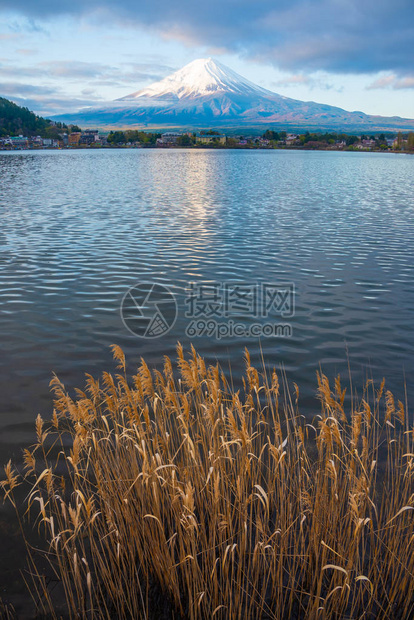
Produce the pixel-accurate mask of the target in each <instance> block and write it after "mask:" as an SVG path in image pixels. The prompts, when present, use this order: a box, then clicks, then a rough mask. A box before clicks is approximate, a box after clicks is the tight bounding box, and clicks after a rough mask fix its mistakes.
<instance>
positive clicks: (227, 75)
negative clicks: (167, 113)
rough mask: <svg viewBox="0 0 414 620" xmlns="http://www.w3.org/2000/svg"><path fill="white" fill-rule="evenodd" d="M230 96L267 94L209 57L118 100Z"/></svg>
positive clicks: (267, 92) (193, 62) (269, 93)
mask: <svg viewBox="0 0 414 620" xmlns="http://www.w3.org/2000/svg"><path fill="white" fill-rule="evenodd" d="M223 93H228V94H230V93H233V94H238V95H250V96H251V95H253V94H256V95H262V96H263V95H271V94H273V93H271V92H270V91H268V90H265V89H264V88H261V87H260V86H257V85H256V84H253V83H252V82H250V81H249V80H246V79H245V78H243V77H242V76H241V75H239V74H238V73H236V72H235V71H232V69H229V68H228V67H226V66H225V65H223V64H221V63H220V62H218V61H216V60H213V59H212V58H199V59H198V60H193V61H192V62H190V63H189V64H188V65H185V67H183V68H182V69H179V70H178V71H176V72H175V73H172V74H171V75H169V76H168V77H166V78H164V79H163V80H160V81H159V82H155V83H154V84H151V86H148V87H147V88H143V89H142V90H139V91H137V92H135V93H132V94H131V95H127V96H126V97H122V99H120V101H128V100H134V99H140V98H141V97H142V98H144V97H145V98H157V99H158V98H162V99H176V100H177V99H179V100H181V99H186V98H194V97H205V96H209V95H219V94H223Z"/></svg>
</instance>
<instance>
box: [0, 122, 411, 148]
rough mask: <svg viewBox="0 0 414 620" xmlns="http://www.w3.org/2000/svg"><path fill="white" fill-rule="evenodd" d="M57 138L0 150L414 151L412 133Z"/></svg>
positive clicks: (4, 140) (14, 142)
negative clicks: (213, 149) (225, 149)
mask: <svg viewBox="0 0 414 620" xmlns="http://www.w3.org/2000/svg"><path fill="white" fill-rule="evenodd" d="M67 129H68V130H67V131H64V132H62V133H58V132H56V136H57V137H54V138H52V137H42V136H40V135H35V136H25V135H22V134H20V135H13V136H3V137H0V150H28V149H30V150H31V149H74V148H81V149H82V148H174V147H179V148H182V147H186V148H221V149H223V148H232V149H234V148H236V149H237V148H241V149H243V148H244V149H280V148H281V149H286V148H293V149H309V150H345V151H346V150H347V151H379V152H387V151H391V152H395V151H397V152H407V153H409V152H414V133H413V132H410V133H408V134H403V133H401V132H399V133H396V134H383V133H382V134H379V135H375V134H374V135H364V134H361V135H350V134H345V133H334V132H325V133H320V132H318V133H313V132H309V131H306V132H304V133H288V132H286V131H273V130H270V129H268V130H267V131H265V132H264V133H263V134H262V135H260V136H258V135H246V136H245V135H239V136H227V135H225V134H222V133H220V132H218V131H214V130H211V129H210V130H206V131H201V132H199V133H196V132H192V131H188V132H173V131H169V132H165V133H151V132H144V131H140V130H126V131H110V132H102V131H99V130H97V129H85V130H81V129H80V128H78V127H74V126H72V127H68V128H67Z"/></svg>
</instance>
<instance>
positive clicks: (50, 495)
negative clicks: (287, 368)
mask: <svg viewBox="0 0 414 620" xmlns="http://www.w3.org/2000/svg"><path fill="white" fill-rule="evenodd" d="M113 353H114V357H115V359H116V360H117V362H118V370H119V371H120V373H119V374H116V375H111V374H108V373H105V374H104V375H103V377H102V378H101V380H98V379H95V378H93V377H91V376H89V375H87V378H86V385H85V388H84V391H81V390H77V395H76V398H71V397H70V396H69V395H68V394H67V393H66V391H65V388H64V386H63V385H62V384H61V383H60V381H59V380H58V379H57V378H54V379H53V381H52V384H51V385H52V388H53V390H54V393H55V398H56V400H55V411H54V413H53V417H52V419H51V421H49V422H47V423H46V422H44V421H43V420H42V419H41V417H40V416H39V417H38V419H37V420H36V432H37V444H36V445H35V446H34V447H33V448H32V449H31V450H25V452H24V462H25V466H26V471H25V476H24V478H25V480H24V482H25V484H27V482H28V481H29V482H30V489H29V493H28V497H27V512H28V513H29V515H30V516H31V517H35V519H36V523H37V525H38V527H39V528H40V529H41V531H43V532H44V537H45V541H46V544H45V549H44V552H43V555H42V556H41V558H40V559H41V560H42V563H40V562H39V557H38V556H39V552H38V551H36V552H35V551H34V550H33V549H31V548H30V547H29V548H28V551H29V554H28V558H29V569H30V570H29V573H30V575H31V576H32V582H31V583H30V589H31V592H32V594H33V598H34V600H35V601H36V604H37V606H38V612H39V613H42V614H49V617H55V618H57V617H60V613H59V614H58V612H57V611H56V606H55V605H56V603H55V601H54V599H53V592H51V589H50V588H49V587H48V579H49V578H48V577H47V576H46V574H45V570H44V569H42V568H40V567H41V566H44V563H45V562H44V561H45V559H46V560H47V563H48V565H49V567H50V570H51V571H53V575H54V579H55V581H56V580H57V581H58V583H59V584H60V588H61V591H62V592H63V595H62V597H63V599H64V600H65V604H66V609H67V611H66V615H67V616H68V617H70V618H96V619H104V618H108V619H114V618H133V619H140V618H143V619H144V618H148V619H151V618H161V617H162V618H164V617H165V618H189V619H191V620H196V619H210V618H216V619H217V620H218V619H223V620H224V619H226V620H227V619H240V620H242V619H252V620H253V619H254V620H255V619H259V618H272V619H274V620H276V619H278V620H279V619H283V618H286V619H288V618H289V619H290V618H293V619H294V618H303V619H307V620H313V619H315V620H319V619H321V620H323V619H328V618H361V619H362V618H364V619H366V620H368V619H371V618H381V619H390V620H395V619H398V618H401V619H404V620H406V619H409V618H413V617H414V552H413V551H414V548H413V547H414V512H413V511H414V487H413V476H414V445H413V444H414V441H413V429H412V428H410V427H409V424H408V417H407V412H406V411H405V408H404V406H403V405H402V404H401V403H398V404H395V402H394V399H393V396H392V394H391V393H390V392H389V391H384V384H382V385H381V388H380V389H379V390H378V391H377V392H376V391H375V390H374V389H373V387H372V385H370V384H368V385H367V386H366V388H365V390H364V393H363V396H362V398H361V400H360V402H359V404H358V405H356V404H355V398H353V399H350V400H351V401H352V403H353V404H350V405H349V406H348V407H347V406H346V404H345V403H346V402H347V400H346V395H345V392H346V390H345V389H343V388H342V386H341V382H340V380H339V378H337V379H336V380H335V382H334V386H333V387H331V385H330V383H329V381H328V378H327V377H326V376H324V375H323V374H320V375H318V397H319V399H320V402H321V409H320V412H319V413H318V414H317V415H315V417H314V419H313V420H311V421H310V420H306V419H305V418H304V417H303V416H301V415H300V414H299V410H298V399H299V388H298V387H297V386H296V385H295V386H294V391H293V397H292V398H290V395H289V393H288V391H287V390H286V385H285V383H286V382H285V380H284V379H283V377H281V378H279V377H278V376H277V374H276V372H274V371H273V372H272V373H269V374H268V375H266V374H265V373H259V372H258V371H257V370H256V369H255V368H253V367H252V366H251V362H250V358H249V355H248V353H247V352H246V374H245V377H244V379H243V385H244V389H243V391H235V390H233V389H231V388H230V386H229V385H228V383H227V382H226V379H225V377H224V375H223V373H222V372H221V370H220V369H219V367H218V366H214V367H209V368H206V365H205V363H204V360H203V359H202V358H201V357H200V356H199V355H197V353H196V352H195V350H194V349H192V350H191V353H190V354H189V356H188V357H186V356H185V355H184V352H183V349H182V347H181V346H178V361H177V364H176V367H174V366H173V364H172V362H171V360H170V359H168V358H167V359H165V364H164V369H163V372H159V371H151V370H150V369H149V368H148V366H147V365H146V363H145V362H144V361H142V363H141V365H140V367H139V368H138V370H137V373H136V374H135V375H134V376H133V377H132V378H131V379H130V380H128V379H127V375H126V366H125V357H124V354H123V352H122V350H121V349H120V348H119V347H116V346H114V347H113ZM21 483H22V479H21V477H20V476H18V474H16V472H15V471H14V469H13V467H12V466H11V464H8V465H7V467H6V479H5V481H4V482H3V488H4V492H5V494H6V497H7V500H8V501H12V502H14V503H15V504H16V510H17V511H18V512H20V510H21V507H19V506H18V505H17V503H16V496H15V487H16V485H18V484H21Z"/></svg>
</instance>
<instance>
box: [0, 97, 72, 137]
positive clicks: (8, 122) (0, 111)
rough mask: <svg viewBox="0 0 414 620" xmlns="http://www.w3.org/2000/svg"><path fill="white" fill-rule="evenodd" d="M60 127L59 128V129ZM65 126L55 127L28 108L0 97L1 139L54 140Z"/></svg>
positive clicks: (58, 124)
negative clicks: (36, 138)
mask: <svg viewBox="0 0 414 620" xmlns="http://www.w3.org/2000/svg"><path fill="white" fill-rule="evenodd" d="M58 126H59V127H58ZM62 127H63V125H62V124H61V123H57V126H55V125H54V124H53V123H52V122H51V121H50V120H48V119H45V118H42V117H41V116H37V115H36V114H34V113H33V112H30V110H29V109H28V108H22V107H21V106H19V105H17V104H16V103H13V102H12V101H9V100H8V99H4V98H3V97H0V137H3V136H16V135H20V134H22V135H24V136H33V135H40V136H42V137H44V138H46V137H47V138H49V137H50V138H53V137H55V135H54V134H55V133H56V134H57V133H58V131H59V129H60V130H61V129H62Z"/></svg>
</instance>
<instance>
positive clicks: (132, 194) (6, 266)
mask: <svg viewBox="0 0 414 620" xmlns="http://www.w3.org/2000/svg"><path fill="white" fill-rule="evenodd" d="M0 212H1V229H0V345H1V357H0V378H1V384H2V386H1V405H0V433H1V435H0V457H1V458H0V464H3V463H4V462H6V460H7V459H8V458H10V456H13V457H14V458H15V459H17V460H18V459H19V454H20V449H21V447H22V446H23V445H25V444H27V443H29V442H32V441H33V422H34V419H35V417H36V415H37V413H39V412H40V413H42V415H44V416H45V417H48V416H49V415H50V413H51V399H50V396H49V393H48V383H49V380H50V378H51V373H52V372H53V371H54V372H56V373H57V374H58V376H59V377H60V378H61V379H62V380H63V381H64V382H65V383H66V384H67V386H68V387H74V386H80V385H81V384H82V382H83V373H84V372H91V373H92V374H99V373H100V372H101V371H102V370H108V369H112V368H114V366H113V364H112V361H111V360H112V357H111V353H110V351H109V346H110V345H111V344H112V343H117V344H119V345H121V346H122V347H123V348H124V350H125V352H126V354H127V358H128V360H129V363H130V367H131V368H133V365H134V364H135V363H136V362H137V361H138V360H139V358H140V357H141V356H144V357H145V358H146V360H147V362H149V363H150V364H156V363H158V362H159V361H160V360H161V359H162V356H163V355H164V354H167V355H174V350H175V344H176V341H177V340H180V341H181V342H182V343H183V344H184V345H188V344H189V342H190V338H188V337H187V336H186V334H185V330H186V328H187V327H188V326H189V324H190V322H191V319H190V318H189V317H186V316H185V312H186V309H187V310H188V304H186V292H185V289H186V287H187V285H188V283H189V282H195V283H198V284H201V283H210V284H213V285H214V284H217V283H222V284H223V286H229V287H230V288H231V287H233V288H232V289H231V290H235V287H236V286H238V287H239V289H238V290H239V292H240V291H241V289H242V288H243V286H244V285H249V286H251V285H254V284H255V283H268V284H269V283H270V284H274V283H294V286H295V295H294V298H295V312H294V316H292V317H288V318H286V317H285V318H281V317H280V316H277V313H275V312H273V311H270V313H269V316H268V317H266V318H260V317H254V316H253V313H252V312H250V314H249V313H246V311H245V308H244V307H243V308H241V306H239V309H238V310H237V312H236V314H232V316H231V318H234V320H237V321H241V322H242V323H243V325H244V326H247V327H249V326H251V325H252V324H256V323H258V324H263V323H264V322H266V323H269V321H270V322H273V323H274V322H275V321H276V322H283V323H286V324H289V326H290V328H291V330H292V336H291V337H289V338H262V339H261V340H260V342H259V339H258V338H257V337H256V338H255V337H247V336H239V337H233V338H223V339H220V340H218V339H216V338H215V337H214V335H210V336H207V335H204V336H201V337H194V338H193V342H194V344H195V346H196V347H197V349H198V350H199V351H200V352H201V353H203V354H204V355H205V356H206V357H207V359H208V360H210V361H212V362H214V361H215V360H216V359H217V360H219V361H220V362H221V363H222V364H223V365H224V366H228V363H229V361H231V363H232V369H233V374H234V376H235V377H236V380H237V376H238V375H239V373H240V372H241V369H242V366H243V362H242V356H243V349H244V347H246V346H247V347H248V348H249V349H250V352H251V354H252V359H253V361H254V362H256V363H258V364H260V357H261V354H260V346H261V348H262V350H263V356H264V358H265V360H266V361H267V362H268V363H269V364H270V365H272V366H273V365H274V366H277V365H279V364H283V365H284V367H285V369H286V372H287V376H288V379H289V380H292V381H293V380H294V381H296V382H297V383H298V384H299V386H300V389H301V394H302V402H303V410H304V411H305V412H306V413H307V414H308V415H312V413H313V412H317V405H315V402H314V400H313V395H314V391H315V384H316V381H315V372H316V370H317V369H318V368H319V365H321V366H322V368H323V369H324V371H325V372H327V374H328V375H329V376H334V374H336V373H337V372H342V373H344V374H346V373H347V353H346V350H348V354H349V358H350V364H351V367H352V371H353V375H354V380H355V382H356V384H359V385H362V382H363V380H364V377H365V376H366V374H367V373H368V374H372V376H373V377H374V379H375V380H378V381H380V380H381V378H382V377H383V376H385V377H386V378H387V381H388V386H389V387H390V388H392V389H393V390H394V391H395V392H396V393H397V395H398V396H399V397H400V398H403V397H404V389H403V384H404V376H405V378H406V381H407V389H408V395H409V398H410V402H411V404H412V403H413V401H414V388H413V384H414V381H413V376H414V355H413V352H414V329H413V317H414V311H413V308H414V157H410V156H404V155H389V154H384V155H382V154H367V153H335V152H332V153H329V152H294V151H290V152H283V151H268V152H266V151H254V152H249V151H186V150H167V151H160V150H127V151H123V150H111V151H100V152H96V151H72V152H69V151H62V152H24V153H4V154H0ZM143 281H144V282H154V283H160V284H166V285H169V286H171V287H172V289H173V290H174V292H175V293H176V294H177V300H178V318H177V321H176V323H175V326H174V327H173V328H172V329H171V331H170V332H169V333H168V334H166V335H164V336H163V337H160V338H158V339H151V340H148V339H147V340H145V339H139V338H137V337H136V336H134V335H133V334H131V333H130V332H129V331H128V330H127V329H126V328H125V326H124V324H123V322H122V320H121V317H120V310H119V309H120V305H121V301H122V298H123V296H124V294H125V293H126V291H127V290H128V288H129V287H131V286H133V285H134V284H136V283H137V282H143ZM240 287H241V288H240ZM219 301H220V304H221V305H220V304H219V314H220V312H222V311H223V300H222V299H220V300H219ZM273 310H274V308H273ZM272 312H273V314H272ZM213 318H214V317H213ZM215 318H216V320H217V321H219V322H220V321H222V317H220V316H215ZM201 319H202V320H205V319H203V317H201ZM226 320H228V317H227V319H226ZM0 536H1V532H0ZM6 580H7V578H6ZM0 596H1V595H0Z"/></svg>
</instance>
